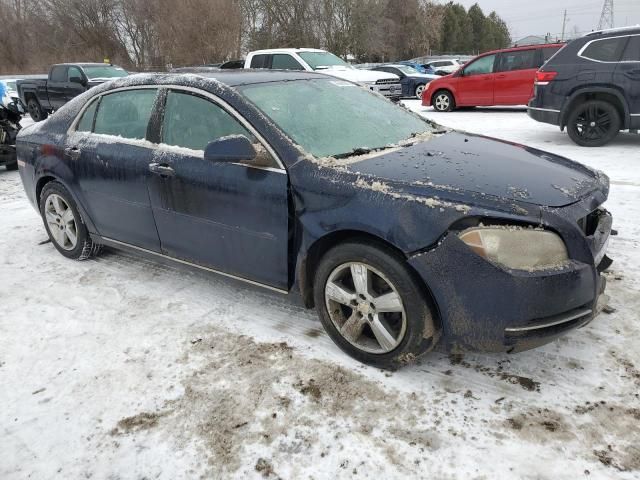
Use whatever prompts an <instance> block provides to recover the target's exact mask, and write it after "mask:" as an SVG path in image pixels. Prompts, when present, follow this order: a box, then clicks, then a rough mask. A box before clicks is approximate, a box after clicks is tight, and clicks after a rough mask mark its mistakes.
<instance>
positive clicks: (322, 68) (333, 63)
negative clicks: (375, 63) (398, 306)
mask: <svg viewBox="0 0 640 480" xmlns="http://www.w3.org/2000/svg"><path fill="white" fill-rule="evenodd" d="M244 68H268V69H273V70H306V71H308V72H317V73H324V74H326V75H331V76H332V77H337V78H341V79H343V80H349V81H350V82H354V83H359V84H360V85H362V86H364V87H366V88H368V89H369V90H372V91H374V92H378V93H380V94H382V95H384V96H385V97H389V98H400V96H401V95H402V85H401V84H400V78H399V77H398V76H397V75H393V74H391V73H387V72H374V71H371V70H360V69H358V68H355V67H353V66H351V65H349V64H348V63H347V62H345V61H344V60H342V59H341V58H340V57H338V56H336V55H334V54H333V53H330V52H327V51H326V50H319V49H317V48H273V49H269V50H256V51H254V52H249V54H248V55H247V58H246V60H245V62H244Z"/></svg>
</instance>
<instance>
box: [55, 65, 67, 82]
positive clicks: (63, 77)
mask: <svg viewBox="0 0 640 480" xmlns="http://www.w3.org/2000/svg"><path fill="white" fill-rule="evenodd" d="M51 81H52V82H66V81H67V67H66V66H62V65H60V66H57V67H53V68H52V69H51Z"/></svg>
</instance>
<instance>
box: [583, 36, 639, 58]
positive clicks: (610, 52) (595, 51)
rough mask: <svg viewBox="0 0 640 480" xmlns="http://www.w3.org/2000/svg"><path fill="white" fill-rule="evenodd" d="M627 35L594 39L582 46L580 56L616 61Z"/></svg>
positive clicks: (620, 54)
mask: <svg viewBox="0 0 640 480" xmlns="http://www.w3.org/2000/svg"><path fill="white" fill-rule="evenodd" d="M627 38H628V37H616V38H604V39H602V40H594V41H592V42H591V43H588V44H587V46H586V47H585V48H583V50H582V53H581V54H580V56H581V57H583V58H587V59H589V60H595V61H597V62H618V61H619V60H620V57H621V56H622V49H623V48H624V46H625V44H626V43H627Z"/></svg>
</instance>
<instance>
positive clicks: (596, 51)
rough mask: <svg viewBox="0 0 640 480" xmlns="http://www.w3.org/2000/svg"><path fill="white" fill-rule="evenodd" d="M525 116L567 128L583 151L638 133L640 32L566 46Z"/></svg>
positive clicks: (543, 72)
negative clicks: (621, 135) (627, 133)
mask: <svg viewBox="0 0 640 480" xmlns="http://www.w3.org/2000/svg"><path fill="white" fill-rule="evenodd" d="M527 111H528V113H529V116H530V117H531V118H533V119H534V120H537V121H539V122H546V123H551V124H553V125H559V126H560V129H561V130H564V128H565V127H567V131H568V133H569V136H570V137H571V139H572V140H573V141H574V142H575V143H577V144H578V145H582V146H585V147H600V146H602V145H605V144H606V143H608V142H610V141H611V140H613V138H615V136H616V135H617V134H618V132H619V131H620V130H627V129H629V130H632V131H633V130H637V129H638V128H640V27H634V28H625V29H615V30H606V31H601V32H593V33H590V34H589V35H587V36H585V37H583V38H580V39H577V40H574V41H573V42H571V43H570V44H568V45H567V46H566V47H564V48H563V49H562V50H560V51H559V52H558V53H556V54H555V55H554V56H553V57H552V58H551V59H549V61H548V62H547V63H545V64H544V66H543V67H542V68H541V69H540V70H539V71H538V72H537V74H536V81H535V93H534V97H533V98H532V99H531V101H530V102H529V108H528V109H527Z"/></svg>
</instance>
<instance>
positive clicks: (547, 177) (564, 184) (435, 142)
mask: <svg viewBox="0 0 640 480" xmlns="http://www.w3.org/2000/svg"><path fill="white" fill-rule="evenodd" d="M348 167H349V170H351V171H353V172H354V173H358V174H359V175H365V176H372V177H376V178H378V179H380V180H382V181H386V182H389V183H392V184H404V185H409V186H411V187H418V189H419V188H420V187H423V188H427V187H428V188H429V189H430V191H431V192H432V191H433V188H435V189H440V190H442V191H443V193H444V196H447V195H446V194H447V192H457V193H462V192H463V191H466V192H475V193H478V194H480V195H491V196H493V197H497V198H500V199H503V200H506V201H512V200H515V201H518V202H525V203H530V204H534V205H539V206H549V207H561V206H565V205H569V204H571V203H575V202H576V201H578V200H580V199H581V198H583V197H584V196H586V195H587V194H588V193H590V192H593V191H594V190H596V189H605V190H608V179H607V177H606V175H604V174H603V173H601V172H598V171H595V170H591V169H589V168H587V167H585V166H583V165H581V164H579V163H576V162H573V161H571V160H568V159H566V158H564V157H560V156H557V155H553V154H551V153H547V152H543V151H541V150H536V149H532V148H528V147H525V146H523V145H518V144H515V143H509V142H505V141H502V140H497V139H492V138H487V137H482V136H478V135H472V134H466V133H462V132H449V133H446V134H442V135H438V136H436V137H434V138H433V139H431V140H429V141H425V142H421V143H418V144H415V145H413V146H410V147H406V148H399V149H393V150H390V151H389V152H387V153H384V152H381V155H377V156H373V157H372V156H368V158H366V159H363V160H362V161H357V157H352V161H350V162H349V165H348ZM412 190H414V192H415V188H412ZM415 193H419V192H415Z"/></svg>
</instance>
